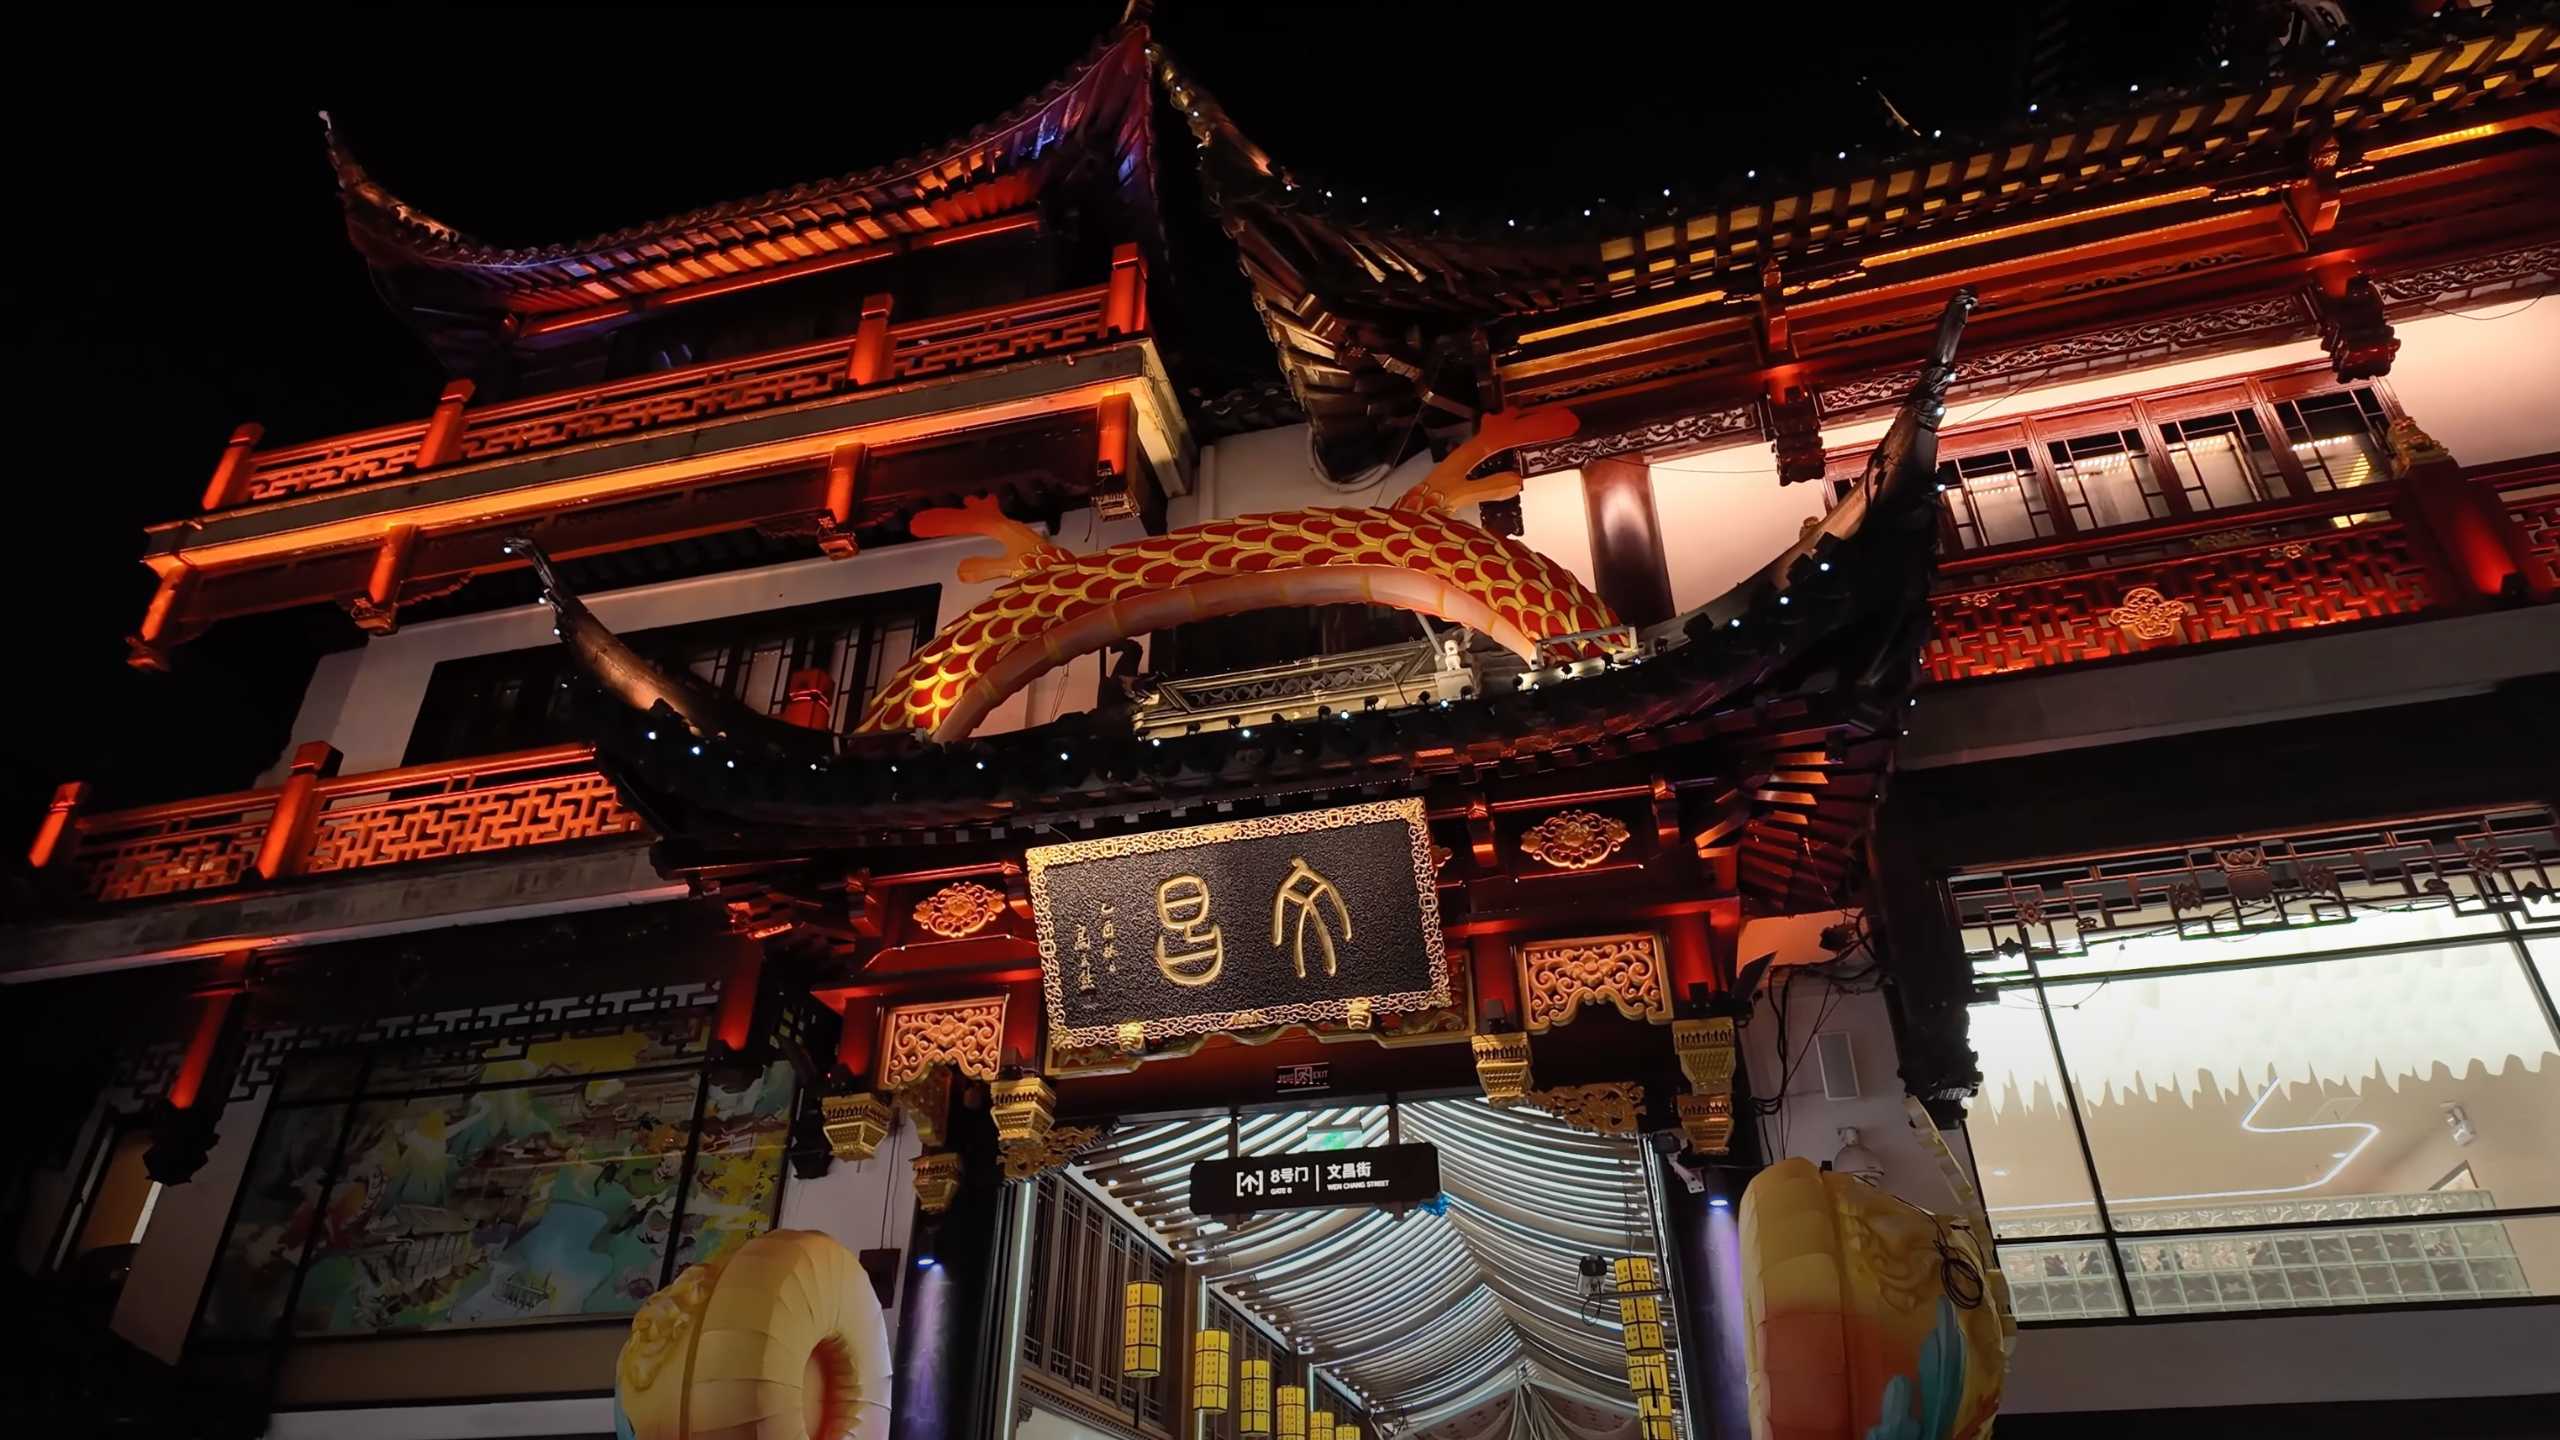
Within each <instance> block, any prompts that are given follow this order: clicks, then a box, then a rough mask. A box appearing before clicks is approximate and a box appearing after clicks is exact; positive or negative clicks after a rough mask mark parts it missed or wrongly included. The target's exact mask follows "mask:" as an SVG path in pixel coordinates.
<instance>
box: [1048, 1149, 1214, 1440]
mask: <svg viewBox="0 0 2560 1440" xmlns="http://www.w3.org/2000/svg"><path fill="white" fill-rule="evenodd" d="M1035 1183H1036V1185H1037V1195H1038V1201H1037V1203H1038V1205H1039V1212H1038V1216H1037V1218H1036V1220H1035V1222H1034V1229H1033V1240H1032V1261H1031V1274H1030V1277H1029V1279H1030V1284H1029V1290H1028V1296H1027V1302H1026V1308H1025V1312H1024V1316H1023V1327H1022V1328H1023V1342H1022V1360H1023V1365H1024V1368H1025V1373H1026V1374H1028V1375H1029V1376H1031V1377H1032V1378H1033V1380H1034V1381H1035V1382H1036V1383H1038V1384H1041V1385H1044V1386H1047V1387H1048V1388H1050V1389H1052V1390H1055V1391H1059V1392H1063V1393H1065V1394H1068V1395H1071V1396H1074V1397H1078V1398H1080V1399H1082V1400H1084V1401H1085V1402H1087V1403H1088V1404H1090V1405H1094V1406H1099V1407H1100V1408H1101V1409H1103V1410H1105V1411H1107V1412H1109V1413H1111V1414H1114V1415H1119V1416H1127V1417H1132V1419H1133V1420H1134V1423H1135V1425H1136V1428H1138V1429H1139V1430H1141V1431H1144V1432H1146V1433H1149V1434H1165V1433H1168V1431H1167V1418H1168V1416H1169V1415H1170V1414H1171V1406H1172V1403H1173V1393H1174V1392H1173V1388H1172V1387H1173V1386H1174V1385H1176V1384H1177V1383H1185V1382H1186V1381H1187V1377H1186V1376H1182V1375H1178V1374H1176V1373H1175V1372H1176V1371H1177V1370H1178V1369H1179V1368H1180V1367H1179V1366H1177V1365H1174V1364H1172V1363H1171V1358H1172V1357H1174V1356H1176V1355H1187V1354H1188V1353H1189V1352H1190V1346H1189V1344H1188V1343H1187V1342H1186V1343H1185V1344H1183V1345H1181V1346H1179V1347H1176V1346H1171V1345H1168V1346H1167V1347H1166V1355H1167V1357H1168V1364H1167V1367H1166V1373H1165V1374H1163V1375H1160V1376H1157V1377H1155V1378H1154V1379H1149V1380H1133V1379H1130V1378H1129V1377H1127V1376H1125V1375H1123V1374H1121V1373H1120V1302H1121V1296H1122V1294H1123V1292H1124V1290H1125V1288H1126V1287H1127V1286H1128V1284H1129V1282H1131V1281H1133V1280H1149V1281H1153V1282H1155V1283H1157V1284H1164V1283H1166V1281H1167V1279H1168V1276H1169V1275H1170V1273H1171V1271H1172V1268H1173V1267H1172V1261H1171V1260H1170V1259H1169V1258H1168V1257H1167V1256H1166V1255H1165V1253H1164V1252H1163V1251H1161V1250H1158V1249H1157V1248H1155V1246H1154V1245H1153V1244H1151V1243H1150V1242H1149V1241H1148V1240H1147V1239H1146V1238H1145V1237H1144V1236H1142V1235H1140V1234H1139V1233H1138V1232H1137V1231H1136V1230H1134V1229H1132V1228H1131V1227H1130V1226H1129V1225H1128V1224H1127V1223H1126V1222H1124V1221H1122V1220H1121V1219H1120V1218H1119V1217H1118V1216H1117V1215H1114V1214H1113V1213H1111V1211H1110V1210H1109V1208H1108V1207H1106V1206H1105V1205H1103V1203H1102V1202H1101V1201H1099V1200H1096V1199H1095V1198H1094V1197H1093V1196H1091V1195H1090V1194H1088V1193H1087V1192H1086V1191H1084V1190H1083V1189H1081V1188H1080V1187H1078V1186H1077V1185H1076V1184H1075V1183H1074V1182H1073V1181H1070V1180H1066V1179H1063V1178H1062V1177H1060V1176H1059V1175H1057V1174H1056V1173H1054V1172H1053V1173H1051V1174H1047V1175H1043V1176H1041V1177H1040V1178H1039V1180H1038V1181H1037V1182H1035ZM1167 1323H1168V1324H1171V1323H1173V1321H1172V1320H1171V1318H1170V1316H1168V1320H1167Z"/></svg>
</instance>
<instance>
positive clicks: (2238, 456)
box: [2160, 410, 2284, 510]
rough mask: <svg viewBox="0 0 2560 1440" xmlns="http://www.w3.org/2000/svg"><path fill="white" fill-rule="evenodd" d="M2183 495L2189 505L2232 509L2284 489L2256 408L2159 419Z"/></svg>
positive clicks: (2162, 436)
mask: <svg viewBox="0 0 2560 1440" xmlns="http://www.w3.org/2000/svg"><path fill="white" fill-rule="evenodd" d="M2160 439H2161V442H2162V447H2163V449H2164V450H2165V451H2166V452H2167V455H2168V459H2169V469H2170V473H2171V474H2173V475H2175V476H2176V477H2177V486H2178V493H2179V495H2180V496H2181V497H2182V498H2184V499H2185V501H2186V502H2187V507H2188V508H2189V509H2191V510H2228V509H2231V508H2232V507H2234V506H2239V505H2255V504H2258V503H2259V502H2261V501H2266V500H2273V499H2275V498H2277V497H2278V496H2280V495H2282V494H2283V493H2284V474H2283V471H2282V470H2281V469H2280V468H2279V467H2278V466H2277V464H2276V453H2275V447H2273V446H2272V445H2270V444H2268V443H2267V429H2266V426H2264V425H2262V424H2260V423H2259V421H2258V412H2257V411H2255V410H2222V411H2216V412H2213V413H2210V414H2204V415H2191V416H2188V417H2187V418H2185V419H2183V420H2163V421H2161V422H2160Z"/></svg>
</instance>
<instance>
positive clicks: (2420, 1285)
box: [2001, 1215, 2560, 1320]
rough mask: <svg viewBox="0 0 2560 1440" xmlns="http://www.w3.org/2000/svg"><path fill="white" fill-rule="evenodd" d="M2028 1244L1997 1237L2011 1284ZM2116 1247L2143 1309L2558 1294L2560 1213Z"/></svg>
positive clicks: (2022, 1315) (2176, 1311)
mask: <svg viewBox="0 0 2560 1440" xmlns="http://www.w3.org/2000/svg"><path fill="white" fill-rule="evenodd" d="M2070 1243H2073V1244H2082V1245H2085V1244H2089V1243H2092V1242H2088V1241H2076V1242H2070ZM2023 1248H2025V1247H2020V1246H2011V1245H2003V1246H2002V1247H2001V1269H2002V1271H2003V1272H2004V1273H2006V1274H2007V1275H2008V1276H2009V1277H2010V1279H2009V1283H2010V1289H2011V1291H2012V1293H2015V1292H2016V1291H2017V1290H2018V1288H2019V1273H2020V1271H2021V1269H2023V1268H2025V1266H2024V1264H2023V1263H2022V1262H2021V1261H2019V1260H2013V1259H2012V1258H2011V1252H2012V1251H2014V1250H2020V1249H2023ZM2117 1251H2118V1254H2119V1257H2120V1259H2121V1261H2122V1263H2123V1265H2124V1267H2125V1275H2126V1278H2127V1279H2128V1280H2129V1281H2130V1282H2131V1283H2132V1287H2133V1297H2134V1308H2135V1310H2136V1311H2137V1312H2138V1313H2140V1314H2143V1315H2186V1314H2197V1313H2203V1312H2210V1311H2227V1310H2290V1309H2302V1308H2305V1307H2310V1306H2338V1305H2407V1304H2421V1303H2432V1304H2444V1303H2447V1302H2452V1303H2460V1302H2463V1301H2468V1300H2512V1299H2522V1298H2526V1297H2532V1296H2545V1297H2547V1296H2552V1295H2560V1215H2515V1216H2507V1217H2504V1218H2500V1219H2492V1220H2477V1221H2465V1222H2461V1223H2454V1224H2445V1223H2428V1222H2424V1221H2411V1220H2407V1219H2380V1220H2377V1221H2375V1222H2374V1223H2373V1224H2371V1225H2354V1226H2342V1227H2334V1228H2324V1229H2319V1230H2275V1231H2267V1232H2261V1233H2253V1234H2245V1235H2141V1236H2128V1237H2126V1238H2124V1239H2122V1240H2120V1241H2119V1242H2118V1243H2117ZM2037 1258H2038V1259H2039V1260H2041V1258H2042V1257H2040V1256H2039V1257H2037ZM2018 1318H2019V1319H2021V1320H2043V1319H2063V1318H2069V1317H2066V1316H2062V1315H2058V1314H2051V1313H2037V1312H2030V1311H2029V1310H2028V1309H2027V1307H2026V1306H2025V1305H2024V1304H2021V1305H2020V1306H2019V1307H2018Z"/></svg>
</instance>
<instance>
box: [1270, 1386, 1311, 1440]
mask: <svg viewBox="0 0 2560 1440" xmlns="http://www.w3.org/2000/svg"><path fill="white" fill-rule="evenodd" d="M1271 1393H1272V1396H1273V1399H1272V1416H1273V1419H1274V1421H1275V1422H1276V1426H1277V1428H1275V1429H1274V1430H1273V1431H1272V1432H1271V1440H1307V1390H1306V1387H1305V1386H1303V1385H1283V1386H1281V1387H1280V1388H1279V1389H1277V1390H1274V1391H1272V1392H1271Z"/></svg>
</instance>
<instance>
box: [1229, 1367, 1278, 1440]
mask: <svg viewBox="0 0 2560 1440" xmlns="http://www.w3.org/2000/svg"><path fill="white" fill-rule="evenodd" d="M1236 1433H1237V1434H1238V1435H1268V1434H1270V1433H1271V1362H1270V1361H1268V1360H1247V1361H1246V1362H1244V1364H1243V1366H1242V1367H1241V1368H1239V1369H1238V1371H1237V1372H1236Z"/></svg>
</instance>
